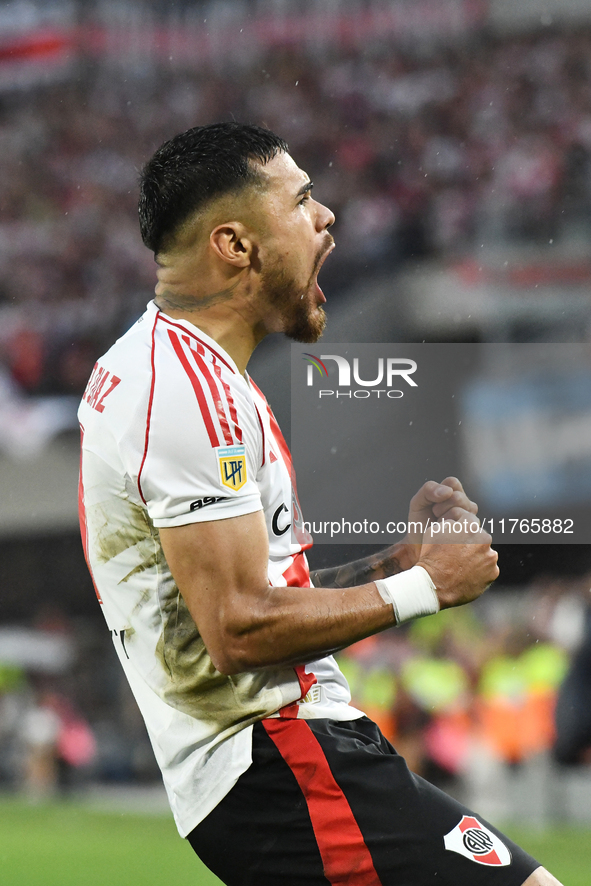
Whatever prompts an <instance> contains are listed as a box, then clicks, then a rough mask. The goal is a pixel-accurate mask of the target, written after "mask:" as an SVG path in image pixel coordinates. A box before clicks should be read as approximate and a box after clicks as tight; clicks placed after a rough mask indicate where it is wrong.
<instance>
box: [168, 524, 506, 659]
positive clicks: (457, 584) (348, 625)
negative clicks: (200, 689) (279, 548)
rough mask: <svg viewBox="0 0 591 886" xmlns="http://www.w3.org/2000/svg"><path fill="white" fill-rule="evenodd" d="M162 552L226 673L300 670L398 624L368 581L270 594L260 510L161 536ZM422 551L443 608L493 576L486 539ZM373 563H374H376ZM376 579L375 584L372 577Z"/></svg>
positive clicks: (472, 595)
mask: <svg viewBox="0 0 591 886" xmlns="http://www.w3.org/2000/svg"><path fill="white" fill-rule="evenodd" d="M160 537H161V540H162V546H163V549H164V553H165V556H166V559H167V561H168V564H169V566H170V569H171V571H172V574H173V576H174V579H175V581H176V583H177V585H178V587H179V590H180V592H181V594H182V595H183V597H184V599H185V602H186V604H187V607H188V609H189V612H190V613H191V615H192V617H193V619H194V621H195V623H196V625H197V627H198V629H199V632H200V634H201V636H202V638H203V641H204V643H205V645H206V647H207V650H208V652H209V654H210V656H211V659H212V661H213V663H214V665H215V667H216V668H217V669H218V670H219V671H221V672H222V673H225V674H234V673H240V672H241V671H246V670H253V669H256V668H263V667H270V666H277V665H294V664H303V663H305V662H307V661H312V660H313V659H315V658H320V657H322V656H324V655H327V654H329V653H331V652H335V651H336V650H338V649H342V648H343V647H344V646H348V645H350V644H351V643H355V642H356V641H357V640H361V639H363V638H364V637H368V636H370V635H371V634H375V633H377V632H378V631H383V630H385V629H386V628H389V627H392V626H393V625H394V624H395V617H394V612H393V608H392V606H391V605H390V604H389V603H385V602H384V600H383V599H382V596H381V595H380V593H379V591H378V589H377V588H376V585H375V584H374V583H373V581H370V582H367V583H364V584H361V585H359V586H356V587H345V588H340V587H338V588H328V587H324V588H293V587H272V586H270V585H269V582H268V578H267V567H268V556H269V550H268V538H267V530H266V525H265V521H264V517H263V514H262V512H260V511H259V512H257V513H254V514H247V515H245V516H242V517H232V518H230V519H227V520H213V521H210V522H205V523H191V524H188V525H186V526H178V527H174V528H170V529H162V530H161V531H160ZM486 538H487V539H488V541H484V543H483V539H481V538H480V537H475V538H473V539H472V540H471V542H470V543H468V544H457V545H456V544H453V545H449V544H443V545H433V544H432V545H425V546H424V549H425V552H426V553H425V559H424V563H423V561H420V562H421V565H424V566H425V568H426V569H427V571H428V572H429V573H430V575H431V577H432V579H433V581H434V582H435V585H436V588H437V594H438V597H439V600H440V604H441V606H442V608H443V607H445V606H455V605H459V604H460V603H465V602H468V601H469V600H472V599H474V598H475V597H477V596H479V594H481V593H482V592H483V590H484V589H485V587H486V586H487V585H488V584H490V582H491V581H494V579H495V578H496V577H497V574H498V570H497V568H496V554H495V553H494V551H491V549H490V537H486ZM377 556H378V557H379V556H380V555H377ZM376 577H377V576H376Z"/></svg>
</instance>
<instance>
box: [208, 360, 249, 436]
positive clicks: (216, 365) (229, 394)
mask: <svg viewBox="0 0 591 886" xmlns="http://www.w3.org/2000/svg"><path fill="white" fill-rule="evenodd" d="M212 359H213V371H214V372H215V374H216V375H217V377H218V379H219V380H220V382H221V384H222V387H223V389H224V393H225V394H226V399H227V401H228V406H229V407H230V418H231V419H232V421H233V422H234V427H235V428H236V439H237V440H238V442H239V443H242V428H241V427H240V425H239V424H238V414H237V412H236V405H235V403H234V398H233V397H232V391H231V390H230V385H229V384H228V382H227V381H224V379H223V378H222V367H221V366H220V364H219V363H218V362H217V360H216V359H215V357H213V358H212Z"/></svg>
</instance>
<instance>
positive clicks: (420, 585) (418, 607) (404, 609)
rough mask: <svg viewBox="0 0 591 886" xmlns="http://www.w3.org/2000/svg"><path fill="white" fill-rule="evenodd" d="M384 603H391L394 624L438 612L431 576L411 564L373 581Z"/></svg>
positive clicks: (437, 599)
mask: <svg viewBox="0 0 591 886" xmlns="http://www.w3.org/2000/svg"><path fill="white" fill-rule="evenodd" d="M375 585H376V587H377V589H378V591H379V592H380V596H381V597H382V599H383V600H384V602H385V603H391V604H392V607H393V609H394V615H395V616H396V624H399V625H402V624H404V623H405V622H407V621H411V620H412V619H413V618H422V616H423V615H434V614H435V613H436V612H439V598H438V597H437V592H436V590H435V585H434V584H433V582H432V580H431V576H430V575H429V573H428V572H427V570H426V569H424V568H423V567H422V566H413V567H412V569H408V570H406V572H399V573H398V574H397V575H391V576H389V578H381V579H379V580H378V581H376V582H375Z"/></svg>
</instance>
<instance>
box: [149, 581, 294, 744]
mask: <svg viewBox="0 0 591 886" xmlns="http://www.w3.org/2000/svg"><path fill="white" fill-rule="evenodd" d="M171 590H172V588H171ZM162 615H163V630H162V634H161V635H160V639H159V641H158V645H157V647H156V655H157V656H158V658H159V659H160V661H161V663H162V666H163V668H164V670H165V673H166V674H167V676H168V679H169V682H168V685H166V686H165V687H164V690H163V693H162V694H163V698H164V701H166V702H167V703H168V704H169V705H171V706H172V707H174V708H176V709H177V710H179V711H182V712H183V713H185V714H188V715H189V716H191V717H195V718H197V719H198V720H201V721H204V720H205V721H210V722H211V723H212V724H215V727H216V732H217V731H218V730H221V729H230V730H231V731H238V729H239V728H241V726H240V724H244V723H245V722H251V721H254V720H257V719H260V718H261V717H263V716H266V715H268V714H271V713H273V712H274V711H275V710H276V709H277V694H276V692H275V691H274V689H273V688H272V687H273V685H274V683H275V680H274V679H273V678H271V680H270V676H271V675H270V673H269V672H267V671H257V672H256V673H244V674H236V675H233V676H227V675H225V674H221V673H220V672H219V671H218V670H216V668H215V667H214V665H213V663H212V661H211V658H210V657H209V653H208V652H207V649H206V648H205V644H204V642H203V639H202V638H201V635H200V634H199V631H198V629H197V626H196V624H195V622H194V621H193V618H192V616H191V613H190V612H189V610H188V608H187V605H186V603H185V601H184V599H183V597H182V595H181V594H180V592H179V591H178V589H176V588H175V589H174V592H173V593H171V594H170V596H169V597H168V598H167V599H166V600H165V601H164V603H163V605H162ZM289 674H290V676H292V675H293V676H295V675H294V673H293V671H292V670H290V671H289ZM276 676H277V673H276V672H275V673H274V674H273V677H275V678H276ZM237 714H238V716H237Z"/></svg>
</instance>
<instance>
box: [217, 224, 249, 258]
mask: <svg viewBox="0 0 591 886" xmlns="http://www.w3.org/2000/svg"><path fill="white" fill-rule="evenodd" d="M209 245H210V246H211V248H212V249H213V251H214V253H215V254H216V255H217V256H218V257H219V258H221V259H222V261H225V262H227V263H228V264H230V265H234V267H236V268H246V267H248V266H249V264H250V262H251V256H252V252H253V246H254V243H253V239H252V235H251V234H250V233H249V231H248V230H247V228H246V227H245V226H244V225H243V224H242V222H225V223H224V224H223V225H218V226H217V227H215V228H214V229H213V231H212V232H211V234H210V235H209Z"/></svg>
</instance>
